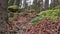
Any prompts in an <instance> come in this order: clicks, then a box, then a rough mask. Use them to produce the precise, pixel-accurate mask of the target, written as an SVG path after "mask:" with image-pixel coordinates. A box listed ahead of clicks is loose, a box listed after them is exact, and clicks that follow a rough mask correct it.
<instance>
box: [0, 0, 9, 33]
mask: <svg viewBox="0 0 60 34" xmlns="http://www.w3.org/2000/svg"><path fill="white" fill-rule="evenodd" d="M7 7H8V0H0V32H1V31H2V30H3V28H1V26H3V25H5V24H7V20H8V11H7Z"/></svg>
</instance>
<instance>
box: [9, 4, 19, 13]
mask: <svg viewBox="0 0 60 34" xmlns="http://www.w3.org/2000/svg"><path fill="white" fill-rule="evenodd" d="M18 9H19V7H18V6H17V5H13V6H9V7H8V10H9V12H16V11H18Z"/></svg>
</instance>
